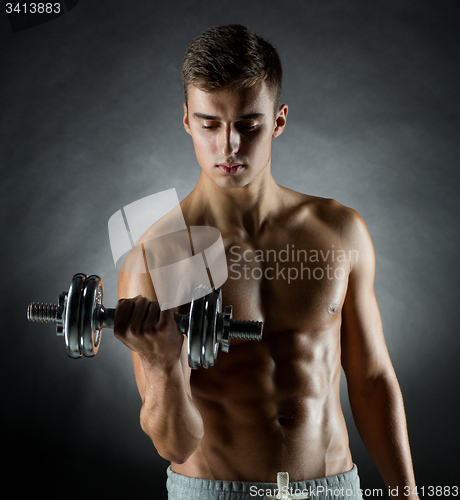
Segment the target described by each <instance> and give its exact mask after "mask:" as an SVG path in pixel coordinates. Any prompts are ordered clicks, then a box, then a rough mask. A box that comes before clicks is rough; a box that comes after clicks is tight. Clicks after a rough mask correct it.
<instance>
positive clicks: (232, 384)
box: [171, 331, 353, 482]
mask: <svg viewBox="0 0 460 500" xmlns="http://www.w3.org/2000/svg"><path fill="white" fill-rule="evenodd" d="M331 334H332V335H331ZM325 335H326V338H328V340H326V341H325ZM331 337H332V338H331ZM315 338H316V341H315V340H312V339H315ZM191 387H192V397H193V402H194V404H195V405H196V406H197V407H198V409H199V411H200V413H201V416H202V418H203V423H204V429H205V433H204V437H203V439H202V441H201V443H200V445H199V446H198V448H197V449H196V450H195V452H194V453H193V454H192V455H191V456H190V458H189V459H188V460H187V461H186V462H185V463H183V464H174V463H173V464H172V467H171V468H172V470H173V471H174V472H177V473H178V474H182V475H185V476H190V477H197V478H202V479H216V480H224V481H250V482H276V474H277V472H289V476H290V480H291V481H302V480H307V479H315V478H320V477H326V476H331V475H335V474H339V473H342V472H346V471H349V470H351V468H352V467H353V463H352V459H351V454H350V450H349V447H348V434H347V429H346V425H345V420H344V417H343V413H342V410H341V405H340V397H339V390H340V346H339V335H334V334H333V332H331V331H329V332H322V333H321V334H320V335H311V334H308V333H306V332H292V331H291V332H264V340H263V341H262V342H248V341H232V345H231V348H230V353H229V354H225V353H219V356H218V358H217V360H216V364H215V366H214V367H213V368H212V369H211V370H205V369H199V370H195V371H193V372H192V377H191Z"/></svg>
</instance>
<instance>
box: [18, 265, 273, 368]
mask: <svg viewBox="0 0 460 500" xmlns="http://www.w3.org/2000/svg"><path fill="white" fill-rule="evenodd" d="M206 292H208V293H206ZM205 293H206V295H204V294H205ZM203 295H204V296H203ZM114 316H115V309H108V308H105V307H104V286H103V283H102V279H101V278H100V277H99V276H96V275H92V276H86V275H85V274H81V273H79V274H76V275H75V276H74V277H73V278H72V282H71V283H70V288H69V291H68V292H62V293H61V295H59V300H58V303H57V304H37V303H35V302H34V303H32V304H30V305H29V307H28V308H27V319H28V320H29V321H39V322H42V323H55V324H56V334H57V335H61V336H64V338H65V345H66V350H67V354H68V355H69V356H70V357H71V358H80V357H81V356H82V355H83V356H86V357H92V356H95V355H96V354H97V351H98V350H99V346H100V342H101V330H102V328H104V327H105V328H113V326H114ZM174 319H175V321H176V324H177V328H178V329H179V331H180V332H181V333H183V334H185V335H187V337H188V363H189V365H190V366H191V367H192V368H199V367H200V366H204V367H205V368H211V367H212V366H214V362H215V360H216V356H217V352H218V349H219V344H220V345H221V349H222V350H223V351H224V352H228V349H229V346H230V339H232V338H237V339H248V340H260V339H261V338H262V328H263V323H262V322H261V321H237V320H234V319H232V306H227V307H225V308H224V312H222V292H221V290H220V289H219V288H216V289H209V288H207V287H203V286H198V287H197V288H196V289H195V292H194V296H193V298H192V301H191V306H190V313H189V314H188V315H183V314H174Z"/></svg>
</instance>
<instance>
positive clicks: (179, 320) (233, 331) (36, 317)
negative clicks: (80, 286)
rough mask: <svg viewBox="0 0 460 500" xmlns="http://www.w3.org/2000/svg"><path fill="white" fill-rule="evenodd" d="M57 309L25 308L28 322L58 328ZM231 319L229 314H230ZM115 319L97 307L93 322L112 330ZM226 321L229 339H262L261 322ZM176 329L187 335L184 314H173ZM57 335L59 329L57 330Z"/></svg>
mask: <svg viewBox="0 0 460 500" xmlns="http://www.w3.org/2000/svg"><path fill="white" fill-rule="evenodd" d="M58 311H59V307H58V305H57V304H39V303H36V302H33V303H32V304H30V305H29V306H28V308H27V319H28V320H29V321H38V322H40V323H55V324H57V325H58V326H59V325H60V324H61V323H63V321H64V318H63V317H59V313H58ZM219 314H220V315H221V317H222V318H224V317H225V316H229V314H228V313H227V314H226V313H225V312H224V313H219ZM230 317H231V314H230ZM114 318H115V309H113V308H108V307H104V306H103V305H99V306H97V308H96V310H95V317H94V319H95V321H96V322H97V323H98V325H97V328H98V329H102V328H113V327H114V323H115V321H114ZM226 319H227V321H226V322H227V325H226V330H227V332H228V338H229V339H232V338H234V339H248V340H260V339H261V338H262V327H263V323H262V322H261V321H241V320H234V319H230V318H226ZM174 320H175V321H176V324H177V328H178V329H179V331H180V332H181V333H183V334H185V335H186V334H187V330H188V325H189V317H188V316H187V315H184V314H176V313H175V314H174ZM58 334H59V329H58Z"/></svg>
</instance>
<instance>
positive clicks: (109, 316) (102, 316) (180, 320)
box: [95, 305, 188, 333]
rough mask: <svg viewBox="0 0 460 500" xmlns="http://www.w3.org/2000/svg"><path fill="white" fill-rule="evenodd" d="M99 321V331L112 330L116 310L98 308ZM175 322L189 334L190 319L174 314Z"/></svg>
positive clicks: (181, 330) (183, 331)
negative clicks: (103, 329)
mask: <svg viewBox="0 0 460 500" xmlns="http://www.w3.org/2000/svg"><path fill="white" fill-rule="evenodd" d="M95 315H96V318H97V321H98V323H99V325H98V326H99V329H101V328H112V329H113V327H114V325H115V309H112V308H108V307H104V306H102V305H101V306H98V308H97V309H96V311H95ZM174 320H175V322H176V324H177V328H178V329H179V331H180V332H182V333H187V327H188V317H187V316H184V315H183V314H174Z"/></svg>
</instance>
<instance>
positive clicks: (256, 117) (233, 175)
mask: <svg viewBox="0 0 460 500" xmlns="http://www.w3.org/2000/svg"><path fill="white" fill-rule="evenodd" d="M286 116H287V106H285V105H283V106H281V108H280V109H279V111H278V112H277V114H276V116H274V113H273V100H272V98H271V96H270V93H269V91H268V89H267V86H266V84H265V82H263V81H261V82H259V83H257V84H256V85H254V86H253V87H252V88H249V89H244V90H242V91H239V92H238V93H236V92H232V91H229V90H222V91H219V92H212V93H211V92H204V91H202V90H199V89H198V88H196V87H193V86H192V87H190V88H189V92H188V109H187V106H186V105H185V104H184V126H185V130H186V131H187V132H188V133H189V134H190V135H191V136H192V139H193V144H194V146H195V153H196V157H197V160H198V163H199V164H200V166H201V169H202V171H203V173H204V174H205V175H206V176H207V177H209V179H211V180H212V181H213V182H215V183H216V184H217V185H218V186H220V187H223V188H231V187H243V186H246V185H247V184H248V183H249V182H251V181H252V180H253V179H255V178H256V177H257V176H258V175H259V174H260V173H261V172H264V171H265V172H269V170H270V169H269V165H270V159H271V144H272V139H273V138H275V137H278V136H279V135H280V134H281V133H282V131H283V129H284V126H285V123H286Z"/></svg>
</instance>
